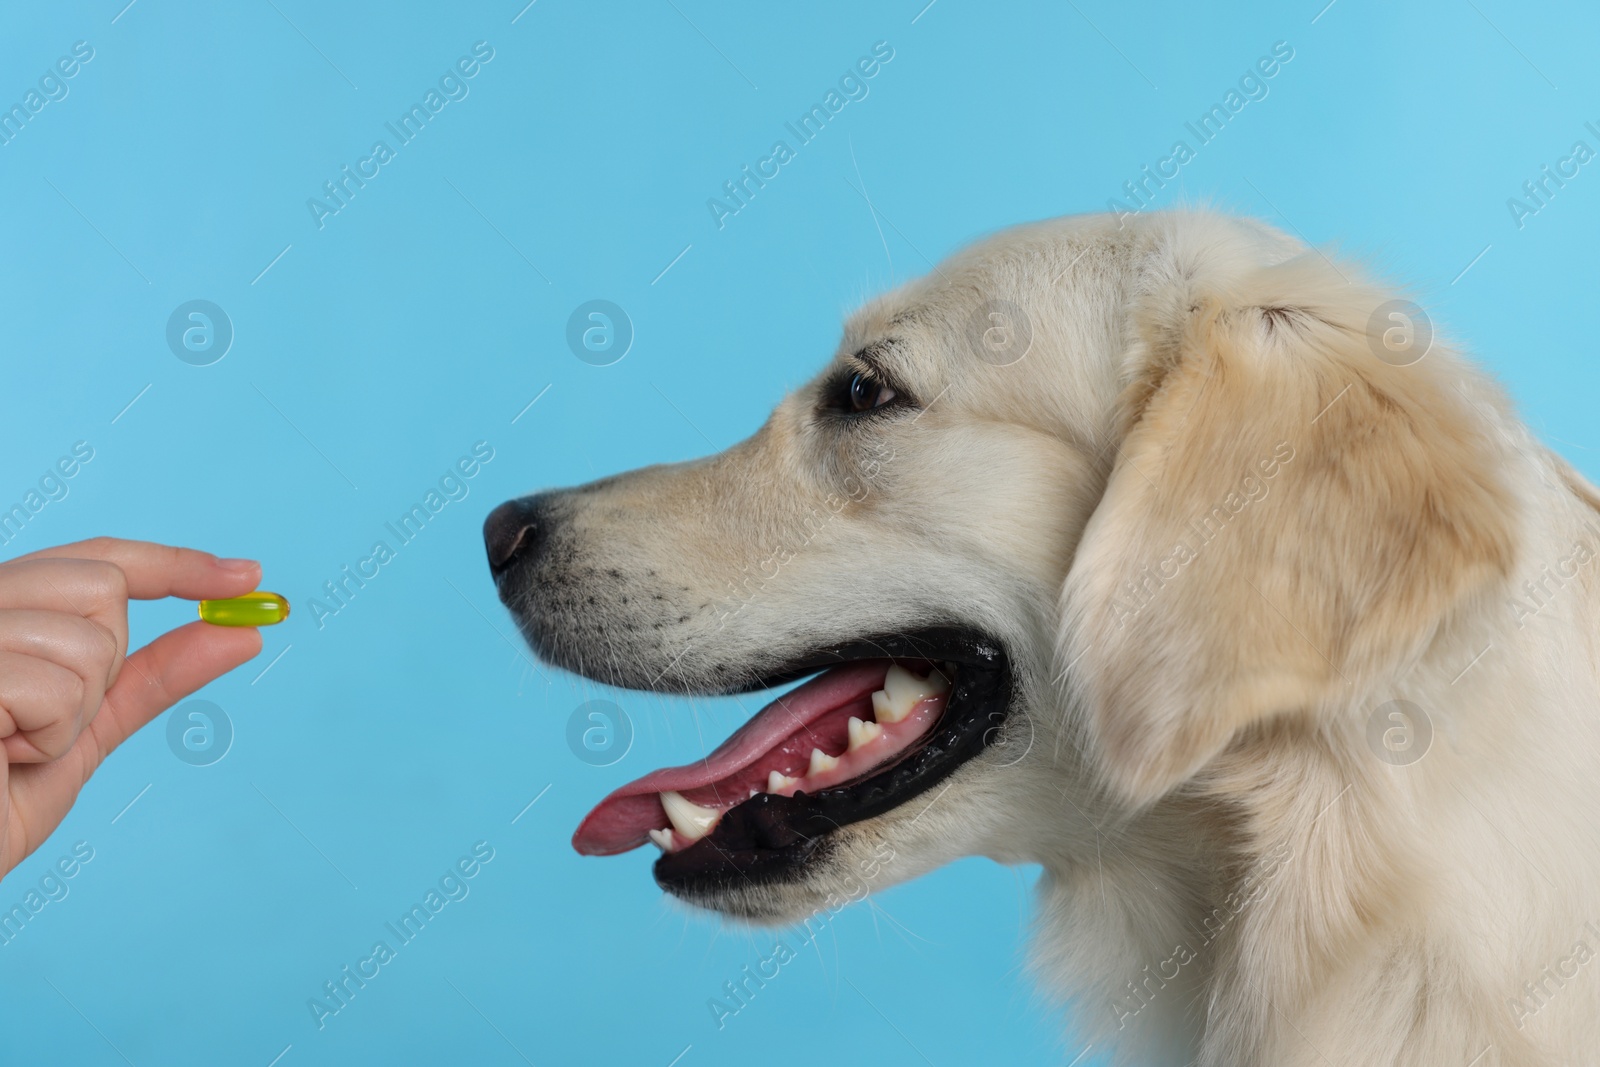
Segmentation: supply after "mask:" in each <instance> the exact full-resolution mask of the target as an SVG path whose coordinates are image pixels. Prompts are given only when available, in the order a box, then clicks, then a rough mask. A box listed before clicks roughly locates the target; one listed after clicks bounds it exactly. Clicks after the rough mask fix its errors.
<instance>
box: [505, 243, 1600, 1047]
mask: <svg viewBox="0 0 1600 1067" xmlns="http://www.w3.org/2000/svg"><path fill="white" fill-rule="evenodd" d="M1597 507H1600V497H1597V495H1596V493H1595V491H1594V489H1593V488H1592V487H1591V486H1590V485H1589V484H1588V483H1587V482H1585V481H1583V480H1582V479H1581V478H1580V477H1578V476H1577V475H1576V474H1575V473H1574V472H1573V471H1572V469H1571V468H1570V467H1568V466H1567V465H1566V464H1565V463H1564V462H1562V460H1561V459H1560V458H1558V457H1557V456H1555V455H1554V454H1552V453H1551V452H1549V451H1548V450H1547V449H1545V448H1544V447H1543V446H1542V445H1540V444H1539V443H1538V442H1537V441H1535V440H1534V439H1533V438H1532V436H1531V435H1530V434H1529V433H1528V431H1527V430H1526V429H1525V428H1524V427H1523V425H1522V424H1521V423H1520V422H1519V421H1518V420H1517V419H1516V418H1515V416H1514V415H1513V414H1512V413H1511V411H1510V408H1509V406H1508V404H1507V403H1506V401H1505V399H1504V397H1503V396H1502V395H1501V393H1500V391H1499V390H1498V389H1497V388H1496V387H1495V386H1494V385H1493V384H1492V383H1491V382H1489V381H1488V380H1487V379H1486V378H1485V377H1484V376H1483V375H1482V374H1480V373H1479V372H1478V371H1477V370H1475V369H1474V368H1473V367H1472V366H1471V365H1469V364H1468V363H1467V362H1466V361H1465V360H1463V359H1462V358H1461V357H1460V356H1459V355H1458V354H1456V353H1455V352H1454V351H1452V350H1451V349H1449V348H1448V347H1447V346H1446V344H1445V343H1444V342H1443V341H1442V340H1440V339H1438V338H1436V337H1434V336H1433V331H1432V327H1431V325H1430V323H1429V322H1428V320H1427V318H1426V316H1425V315H1424V314H1423V313H1422V312H1421V311H1420V309H1418V308H1416V307H1415V305H1411V304H1407V303H1406V302H1404V301H1402V300H1400V299H1399V298H1398V297H1397V296H1396V295H1395V294H1392V293H1389V292H1387V291H1385V290H1384V289H1382V288H1379V287H1376V286H1374V285H1373V284H1372V283H1370V282H1368V281H1366V280H1364V279H1363V278H1362V277H1361V276H1360V274H1359V273H1358V271H1357V270H1356V269H1355V268H1354V267H1352V266H1350V265H1347V264H1342V263H1334V262H1332V261H1330V260H1329V259H1327V258H1325V257H1324V256H1323V255H1322V254H1320V253H1318V252H1316V251H1313V250H1308V249H1307V248H1305V247H1304V246H1303V245H1301V244H1300V243H1299V242H1297V241H1294V240H1292V239H1289V238H1287V237H1285V236H1284V235H1282V234H1280V233H1277V232H1275V231H1273V230H1271V229H1269V228H1267V227H1265V226H1262V225H1260V224H1257V223H1252V222H1245V221H1239V220H1234V219H1229V218H1225V217H1219V216H1215V215H1210V214H1200V213H1184V214H1151V215H1146V216H1140V217H1130V218H1126V219H1123V220H1118V219H1116V218H1113V217H1109V216H1088V217H1077V218H1067V219H1061V220H1056V221H1052V222H1046V223H1040V224H1036V225H1032V226H1026V227H1022V228H1019V229H1016V230H1012V231H1009V232H1006V233H1004V234H1001V235H999V236H997V237H994V238H992V239H989V240H986V241H983V242H981V243H980V244H978V245H976V246H975V247H973V248H971V249H969V250H967V251H965V252H963V253H961V254H959V255H957V256H955V257H953V258H952V259H951V260H949V261H947V262H945V263H943V264H941V265H940V266H939V267H938V268H936V269H935V270H934V272H933V273H932V274H931V275H929V276H927V277H925V278H922V279H920V280H918V281H915V282H913V283H911V284H909V285H907V286H905V287H903V288H902V289H900V290H898V291H896V292H894V293H892V294H890V295H888V296H886V297H883V298H881V299H879V300H876V301H874V302H873V303H871V304H869V305H867V306H866V307H865V308H863V309H862V310H861V311H859V312H858V313H857V314H855V315H854V316H853V317H852V318H851V319H850V320H849V322H848V323H847V324H846V326H845V329H844V337H843V340H842V341H841V343H840V346H839V350H838V352H837V354H836V355H835V357H834V360H833V362H832V364H831V366H830V367H829V368H828V369H827V370H826V371H825V372H824V373H823V375H822V376H821V377H820V378H818V379H817V380H816V381H815V382H814V383H813V384H811V385H809V386H807V387H806V388H803V389H801V390H800V391H799V392H797V393H795V394H794V395H792V396H790V397H788V398H787V399H785V400H784V401H783V403H782V404H780V405H779V407H778V409H777V411H776V412H775V413H774V414H773V416H772V418H771V420H770V421H769V422H768V424H767V425H766V426H765V427H763V428H762V430H761V431H760V432H759V433H757V434H756V435H755V436H754V437H752V438H751V439H749V440H748V441H745V442H743V443H741V444H739V445H736V446H734V447H733V448H731V449H729V450H728V451H727V452H725V453H722V454H720V455H718V456H715V457H711V458H709V459H705V460H701V461H697V462H693V463H685V464H679V465H676V466H671V467H652V468H648V469H645V470H641V471H636V472H632V473H629V474H624V475H620V476H617V477H613V478H608V479H605V480H602V481H600V482H596V483H593V484H591V485H587V486H583V487H580V488H577V489H573V490H567V491H561V492H553V493H545V494H541V495H538V496H533V497H526V498H523V499H521V500H518V501H513V502H511V503H508V504H506V505H502V507H501V508H499V509H497V510H496V511H495V513H494V514H493V515H492V516H491V517H490V519H489V522H488V523H487V525H486V530H485V532H486V539H487V543H488V548H489V555H490V562H491V567H492V569H493V571H494V573H495V575H496V579H497V582H498V584H499V588H500V593H501V597H502V599H503V600H504V601H505V603H506V604H507V605H508V607H510V608H511V610H512V612H513V614H514V615H515V616H516V618H517V620H518V622H519V625H520V626H521V628H522V630H523V633H524V634H525V635H526V636H527V637H528V639H529V641H530V643H531V644H532V645H533V647H534V648H535V649H536V650H537V651H538V652H539V653H540V654H541V655H543V656H544V657H545V658H547V659H548V660H550V661H552V662H554V663H556V664H559V665H562V666H565V667H568V668H571V669H573V670H576V671H579V672H582V673H584V674H586V675H589V676H591V677H594V678H597V679H600V680H602V681H606V682H613V683H616V684H619V685H624V686H631V687H636V688H649V689H656V690H670V691H677V692H695V693H719V692H737V691H741V690H748V689H755V688H761V687H766V686H770V685H773V684H775V683H777V682H780V681H786V680H792V679H797V678H800V677H804V676H807V675H816V677H814V678H813V680H812V681H809V682H807V683H806V684H805V685H803V686H801V687H800V688H799V689H797V690H795V691H794V692H793V693H791V694H789V695H788V696H785V697H782V698H780V699H778V700H776V701H774V702H773V704H772V705H770V706H769V707H768V708H767V709H766V710H765V711H763V712H761V713H760V714H758V715H757V716H756V717H755V718H754V719H753V720H752V721H751V723H750V724H748V725H747V726H745V727H743V728H741V729H740V730H739V731H738V732H737V733H736V734H735V735H734V736H733V737H732V738H730V739H729V740H728V742H727V743H726V744H724V745H723V746H722V747H721V748H720V749H718V750H717V751H716V752H714V753H711V754H710V755H708V756H707V757H706V758H705V759H703V760H701V761H699V762H697V763H695V764H692V765H690V766H688V767H684V768H675V769H669V770H663V771H658V772H655V773H654V774H652V775H649V776H646V777H645V778H644V779H641V780H639V781H638V782H634V783H631V784H630V785H627V786H623V787H622V788H620V789H618V790H617V791H616V792H615V793H613V794H612V796H611V797H609V798H607V799H606V800H605V801H604V802H603V803H602V804H601V805H600V806H599V807H597V808H596V809H595V812H594V813H593V814H591V815H590V817H589V818H588V819H587V820H586V821H585V823H584V825H583V826H582V827H580V828H579V831H578V833H577V835H576V837H575V839H574V841H575V844H576V845H577V846H578V848H579V849H580V850H581V851H584V852H589V853H614V852H620V851H624V850H626V849H628V848H632V847H635V846H637V845H640V844H644V843H645V842H647V841H654V842H655V844H656V845H657V846H658V847H660V848H661V850H662V854H661V858H660V859H659V860H658V861H657V864H656V877H657V879H658V881H660V882H661V884H662V885H663V886H664V887H665V888H667V889H668V890H669V891H671V892H673V893H674V894H676V895H678V896H680V897H682V898H684V899H686V900H688V901H691V902H692V903H695V904H698V905H701V906H704V907H707V908H712V909H716V910H717V911H720V912H723V913H725V914H729V915H734V916H739V917H742V918H746V919H750V920H755V921H763V922H788V921H796V920H799V919H803V918H804V917H806V916H807V915H809V914H811V913H812V912H814V911H816V910H817V909H820V908H828V907H836V906H838V904H839V902H840V901H842V900H845V899H856V898H858V897H860V896H861V895H863V894H864V893H866V892H869V891H871V890H873V889H876V888H880V887H882V886H883V885H887V884H889V883H891V882H895V881H900V880H903V879H905V878H909V877H913V876H915V875H918V874H921V873H923V872H925V871H928V870H930V869H932V868H934V867H937V866H939V865H941V864H943V863H946V862H948V861H950V860H952V859H954V858H957V857H960V856H964V855H972V854H980V855H987V856H991V857H993V858H995V859H996V860H999V861H1000V862H1003V863H1021V862H1033V863H1039V864H1042V865H1043V867H1044V872H1045V873H1044V878H1043V880H1042V883H1041V890H1040V893H1041V900H1040V915H1039V919H1038V930H1037V938H1036V941H1037V949H1036V958H1037V962H1038V967H1039V970H1040V973H1041V974H1042V976H1043V978H1044V980H1045V981H1047V982H1048V983H1049V984H1050V985H1051V986H1052V987H1053V988H1054V989H1055V990H1056V991H1058V992H1059V993H1060V994H1061V995H1062V996H1063V997H1065V998H1070V999H1071V1003H1072V1009H1071V1010H1072V1013H1073V1023H1074V1028H1075V1029H1076V1030H1077V1031H1078V1032H1080V1033H1083V1034H1086V1035H1087V1036H1086V1038H1085V1040H1089V1041H1093V1042H1094V1044H1095V1045H1096V1047H1097V1048H1107V1047H1115V1048H1117V1049H1119V1050H1120V1052H1121V1053H1122V1054H1123V1056H1124V1058H1125V1059H1126V1060H1127V1061H1128V1062H1140V1063H1145V1062H1172V1063H1190V1062H1197V1063H1199V1064H1202V1065H1206V1067H1245V1065H1261V1067H1289V1065H1300V1064H1305V1065H1328V1064H1339V1065H1345V1064H1348V1065H1352V1067H1354V1065H1359V1067H1371V1065H1375V1064H1425V1065H1439V1067H1444V1065H1459V1067H1469V1065H1470V1067H1493V1065H1511V1064H1517V1065H1523V1064H1530V1065H1531V1064H1541V1065H1558V1064H1594V1063H1600V963H1595V962H1591V957H1592V956H1593V955H1594V953H1595V951H1596V949H1597V947H1600V679H1597V677H1596V662H1597V659H1596V647H1595V639H1596V635H1597V634H1600V619H1597V617H1596V615H1597V609H1600V596H1597V593H1600V584H1597V581H1600V580H1597V571H1600V565H1597V564H1595V562H1594V559H1595V556H1596V554H1597V553H1600V516H1597V514H1596V511H1597ZM817 672H821V673H820V674H819V673H817ZM966 906H968V907H981V906H982V903H981V902H978V901H972V902H968V904H967V905H966ZM1080 1047H1081V1045H1074V1046H1072V1049H1071V1050H1069V1053H1068V1054H1069V1056H1070V1055H1071V1054H1072V1052H1075V1051H1076V1050H1077V1049H1078V1048H1080Z"/></svg>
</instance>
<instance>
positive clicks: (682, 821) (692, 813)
mask: <svg viewBox="0 0 1600 1067" xmlns="http://www.w3.org/2000/svg"><path fill="white" fill-rule="evenodd" d="M661 806H662V807H663V808H665V809H666V811H667V818H668V819H670V820H672V828H673V829H674V830H676V831H678V833H680V834H682V835H683V836H684V837H686V838H688V839H689V840H690V841H698V840H700V839H701V838H702V837H704V836H706V835H707V834H709V833H710V832H711V830H712V828H713V827H714V826H716V825H717V820H718V819H720V818H722V812H720V811H718V810H717V809H716V808H702V807H701V806H700V805H698V804H696V803H695V802H694V801H692V800H685V799H684V798H683V795H682V794H680V793H674V792H671V791H670V790H669V791H668V792H665V793H662V794H661Z"/></svg>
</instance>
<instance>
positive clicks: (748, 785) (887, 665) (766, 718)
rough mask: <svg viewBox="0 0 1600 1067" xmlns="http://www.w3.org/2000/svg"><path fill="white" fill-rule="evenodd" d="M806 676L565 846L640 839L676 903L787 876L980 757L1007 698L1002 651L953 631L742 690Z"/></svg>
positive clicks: (821, 661) (642, 785) (790, 672)
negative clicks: (680, 897)
mask: <svg viewBox="0 0 1600 1067" xmlns="http://www.w3.org/2000/svg"><path fill="white" fill-rule="evenodd" d="M818 671H820V673H815V672H818ZM813 673H815V677H812V678H811V679H810V680H809V681H807V682H805V683H804V684H803V685H801V686H799V687H797V688H796V689H793V690H791V691H790V692H788V693H786V694H785V695H783V696H781V697H779V698H778V699H777V700H774V701H773V702H772V703H771V704H768V705H767V706H766V707H765V708H763V709H762V710H761V711H760V712H758V713H757V714H756V715H755V716H754V717H752V718H751V720H750V721H749V722H747V723H745V725H744V726H742V727H740V728H739V729H738V730H737V731H735V732H734V733H733V735H732V736H731V737H729V738H728V740H727V741H725V742H724V743H723V744H722V745H721V747H719V748H718V749H717V750H716V751H715V752H712V753H711V754H710V755H708V756H706V757H705V758H704V759H702V760H699V761H697V762H695V763H691V764H687V765H685V766H682V767H670V768H665V769H663V770H659V771H655V772H653V773H651V774H647V775H645V776H644V777H643V778H640V779H638V780H637V781H634V782H631V783H629V784H628V785H625V786H623V787H622V788H620V789H618V790H616V791H615V792H613V793H612V794H611V795H610V796H608V797H606V799H605V800H603V801H601V802H600V804H599V805H597V806H596V807H595V809H594V810H593V811H591V812H590V813H589V815H588V817H586V818H585V819H584V820H583V823H582V824H581V825H580V826H579V827H578V830H577V832H576V833H575V834H574V835H573V838H572V844H573V847H574V848H576V849H577V850H578V851H579V852H582V853H585V854H587V855H612V854H615V853H619V852H626V851H628V850H629V849H632V848H637V847H638V846H640V845H643V844H646V843H647V842H651V841H653V842H655V844H656V845H657V846H659V847H660V848H661V850H662V854H661V858H660V859H659V860H657V862H656V867H655V875H656V881H657V882H659V883H660V884H661V885H662V887H663V888H666V889H668V890H673V891H678V892H686V891H693V890H696V889H712V888H716V887H719V886H723V885H727V884H730V883H734V882H737V883H739V884H749V883H750V882H752V881H755V880H757V879H762V880H782V879H784V878H786V877H792V876H794V875H795V874H796V873H797V872H798V870H799V868H800V867H802V866H803V865H804V864H805V863H806V861H807V860H808V859H810V858H811V857H812V856H813V854H814V853H815V852H816V850H817V849H818V847H819V846H820V845H821V844H822V842H823V841H824V840H825V839H826V835H827V834H828V833H829V831H831V830H835V829H837V828H839V827H841V826H844V825H846V824H849V823H853V822H859V821H861V820H863V819H868V818H871V817H873V816H875V815H881V814H883V813H884V812H886V811H889V810H891V809H893V808H896V807H898V806H900V805H901V804H904V803H906V802H907V801H909V800H911V799H912V798H913V797H916V796H917V795H918V794H920V793H922V792H924V791H925V790H927V789H928V788H930V787H931V786H934V785H936V784H937V783H939V782H940V781H941V780H942V779H944V778H945V777H946V776H947V775H949V774H950V773H951V772H952V771H954V770H955V769H956V768H957V767H958V766H960V765H961V764H962V763H963V762H965V761H966V760H968V759H971V758H972V757H973V756H975V755H977V754H978V753H979V752H980V751H982V749H983V747H984V746H985V745H986V744H988V743H989V742H990V741H991V740H992V739H993V738H994V737H995V736H996V734H997V732H998V728H999V726H1000V724H1001V723H1002V721H1003V720H1004V718H1005V716H1006V713H1007V711H1008V710H1009V707H1010V701H1011V673H1010V670H1009V667H1008V664H1007V662H1006V657H1005V655H1004V653H1003V652H1002V650H1001V649H1000V648H999V646H998V645H997V643H995V642H993V641H990V640H987V639H986V638H984V637H982V636H981V635H978V634H975V633H972V632H970V631H965V630H956V629H945V628H941V629H933V630H924V631H921V632H918V633H913V634H898V635H895V636H892V637H883V638H877V639H871V640H863V641H857V642H852V643H850V644H848V645H845V646H841V647H835V648H830V649H824V650H820V651H818V652H816V653H814V654H811V655H808V656H805V657H803V658H801V659H799V660H796V661H794V662H791V663H788V664H786V665H784V666H783V667H781V668H780V669H779V670H777V671H774V672H772V674H771V675H770V676H769V677H767V678H766V679H764V680H763V681H761V682H759V683H758V684H756V685H754V686H752V687H751V688H753V689H761V688H768V687H770V686H772V685H777V684H781V683H782V682H785V681H793V680H795V679H798V678H802V677H805V676H806V675H808V674H813Z"/></svg>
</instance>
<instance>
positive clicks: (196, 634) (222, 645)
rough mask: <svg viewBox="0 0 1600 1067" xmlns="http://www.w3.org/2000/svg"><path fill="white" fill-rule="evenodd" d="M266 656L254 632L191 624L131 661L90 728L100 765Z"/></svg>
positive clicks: (125, 666) (118, 678)
mask: <svg viewBox="0 0 1600 1067" xmlns="http://www.w3.org/2000/svg"><path fill="white" fill-rule="evenodd" d="M260 651H261V634H260V633H259V632H257V631H256V630H253V629H248V628H239V629H235V628H232V627H222V626H212V625H210V624H208V623H204V622H191V623H189V624H188V625H187V626H180V627H178V628H177V629H176V630H170V631H168V632H167V633H164V634H162V635H161V636H160V637H158V638H156V639H155V640H154V641H152V642H150V643H149V644H148V645H146V646H144V647H143V648H141V649H140V650H139V651H137V652H135V653H134V654H133V655H131V656H129V657H128V659H127V662H126V663H125V664H124V665H123V670H122V673H121V674H119V675H118V676H117V682H116V684H115V685H113V686H112V687H111V688H110V689H108V690H106V695H105V701H104V703H102V704H101V707H100V714H98V715H96V716H95V718H94V721H93V722H92V723H90V724H89V731H88V732H89V733H90V734H92V735H93V745H92V748H91V753H90V754H91V755H93V754H94V753H95V752H98V759H97V760H96V761H95V762H96V763H98V762H99V761H100V760H103V759H105V758H106V756H107V755H109V754H110V752H111V750H112V749H114V748H116V747H117V746H118V745H120V744H122V742H124V741H126V740H127V739H128V736H129V735H130V734H132V733H133V732H134V731H135V730H137V729H139V727H141V726H143V725H145V724H146V723H148V722H149V721H150V720H151V719H153V718H155V717H156V716H157V715H159V714H161V713H162V712H163V711H165V710H167V709H168V708H170V707H171V706H172V705H173V704H175V703H177V702H178V701H180V700H182V699H183V698H184V697H186V696H188V695H189V694H190V693H193V692H194V691H195V690H196V689H199V688H200V687H201V686H203V685H205V684H206V683H207V682H210V681H212V680H213V679H215V678H217V677H219V676H221V675H223V674H226V673H227V672H229V671H231V670H233V669H234V668H235V667H237V666H239V664H241V663H244V662H246V661H247V660H250V659H252V658H253V657H255V656H256V654H257V653H259V652H260Z"/></svg>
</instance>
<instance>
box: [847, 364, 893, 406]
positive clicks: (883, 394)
mask: <svg viewBox="0 0 1600 1067" xmlns="http://www.w3.org/2000/svg"><path fill="white" fill-rule="evenodd" d="M849 397H850V404H849V408H850V410H851V411H852V412H860V411H871V410H872V409H873V408H881V407H883V405H885V404H887V403H888V402H889V401H891V400H893V399H894V398H895V391H894V390H893V389H891V388H890V387H889V386H887V385H885V384H884V383H882V382H880V381H878V379H876V378H874V377H872V375H870V374H859V373H858V374H857V375H856V376H855V377H853V378H851V379H850V387H849Z"/></svg>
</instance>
